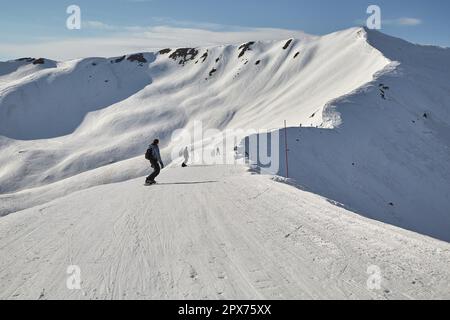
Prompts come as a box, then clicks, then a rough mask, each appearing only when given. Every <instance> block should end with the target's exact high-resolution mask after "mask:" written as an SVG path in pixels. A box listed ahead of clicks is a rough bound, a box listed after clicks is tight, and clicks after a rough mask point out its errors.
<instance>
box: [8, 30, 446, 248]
mask: <svg viewBox="0 0 450 320" xmlns="http://www.w3.org/2000/svg"><path fill="white" fill-rule="evenodd" d="M35 61H36V60H22V61H10V62H5V63H2V64H0V150H1V153H0V192H1V193H2V194H4V195H2V196H0V199H1V204H0V214H3V215H4V214H8V213H11V212H15V211H18V210H22V209H26V208H29V207H32V206H34V205H37V204H41V203H45V202H47V201H49V200H51V199H55V198H57V197H61V196H64V195H66V194H69V193H72V192H74V191H77V190H80V189H86V188H89V187H91V186H96V185H100V184H106V183H112V182H117V181H124V180H129V179H132V178H135V177H140V176H143V175H145V174H146V173H147V171H148V167H147V165H146V163H145V161H144V160H143V158H142V154H143V153H144V152H145V147H146V145H147V144H148V142H149V141H150V140H151V139H152V138H153V137H155V136H158V137H159V138H160V139H161V140H162V141H164V146H163V147H164V150H163V154H164V156H165V157H166V159H167V157H168V154H169V152H170V150H172V149H173V148H175V147H180V146H178V145H176V143H171V142H170V137H171V134H172V132H174V130H176V129H180V128H185V129H191V128H192V126H193V123H194V121H196V120H197V121H202V122H203V126H204V127H205V129H208V128H217V129H219V130H222V131H223V130H227V129H238V128H239V129H250V128H254V129H262V128H266V129H276V128H280V127H281V126H282V124H283V121H284V120H288V124H289V126H291V127H298V126H299V125H300V124H301V125H302V126H303V127H309V128H303V129H301V130H300V129H290V130H289V139H290V140H293V141H289V142H290V144H291V145H292V150H291V154H290V157H292V159H290V160H291V162H292V164H291V165H292V166H293V168H294V171H293V172H294V178H295V179H296V181H297V183H298V184H300V185H302V186H304V187H306V188H308V189H310V190H311V191H313V192H315V193H318V194H321V195H323V196H326V197H328V198H330V199H331V200H334V201H338V202H340V203H342V204H344V205H346V206H348V207H350V208H353V209H354V210H355V211H357V212H358V213H360V214H363V215H367V216H370V217H371V218H374V219H378V220H382V221H386V222H389V223H393V224H396V225H399V226H402V227H406V228H409V229H412V230H415V231H419V232H423V233H426V234H429V235H433V236H435V237H438V238H441V239H445V240H450V239H449V238H450V237H449V235H448V233H447V232H446V231H445V228H446V227H447V230H448V226H449V220H450V218H449V214H448V213H446V212H445V210H446V208H448V207H449V206H448V204H449V202H448V201H449V200H448V199H450V197H449V185H448V183H446V181H449V180H448V178H449V172H450V169H449V161H448V160H449V145H448V143H449V126H448V123H449V121H448V120H449V109H448V102H449V101H448V99H449V88H448V87H446V85H447V83H449V81H448V74H449V73H448V71H449V70H448V69H449V61H450V60H449V51H448V50H446V49H439V48H435V47H420V46H415V45H412V44H409V43H406V42H403V41H401V40H399V39H394V38H391V37H388V36H384V35H382V34H379V33H376V32H371V31H367V30H364V29H361V28H357V29H350V30H345V31H341V32H337V33H334V34H330V35H327V36H324V37H318V38H312V37H305V39H287V40H286V41H281V42H279V41H271V42H248V43H245V44H241V45H228V46H220V47H209V48H179V49H174V48H168V49H164V50H161V51H160V52H155V53H144V54H134V55H129V56H124V57H116V58H109V59H105V58H89V59H83V60H77V61H68V62H53V61H49V60H46V59H43V60H40V61H39V62H40V63H39V64H34V62H35ZM42 62H43V63H42ZM299 130H300V131H299ZM297 139H298V140H299V141H297ZM228 151H231V150H228ZM280 172H283V168H281V170H280Z"/></svg>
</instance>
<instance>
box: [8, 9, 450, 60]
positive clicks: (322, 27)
mask: <svg viewBox="0 0 450 320" xmlns="http://www.w3.org/2000/svg"><path fill="white" fill-rule="evenodd" d="M71 4H76V5H78V6H80V7H81V10H82V21H83V23H84V24H83V26H89V27H86V28H85V27H83V29H82V30H77V31H70V30H68V29H67V28H66V27H65V21H66V19H67V17H68V15H67V14H66V8H67V7H68V6H69V5H71ZM370 4H376V5H379V6H380V7H381V9H382V18H383V20H384V21H385V23H384V24H383V29H382V31H383V32H385V33H388V34H391V35H395V36H399V37H401V38H404V39H407V40H409V41H413V42H417V43H422V44H436V45H440V46H448V47H450V22H449V21H450V17H449V16H450V1H448V0H428V1H425V0H381V1H364V0H342V1H337V0H276V1H273V0H264V1H261V0H240V1H234V0H227V1H224V0H222V1H216V0H191V1H186V0H170V1H167V0H95V1H92V0H90V1H87V0H72V1H65V0H41V1H34V2H31V1H28V0H27V1H24V0H14V1H10V0H4V1H2V5H1V12H0V28H1V30H2V32H1V33H0V59H7V58H12V57H13V56H17V55H19V56H27V55H31V54H33V53H34V52H36V54H37V53H40V52H42V53H47V51H45V50H42V47H39V45H41V46H42V45H43V43H48V46H51V45H54V44H55V43H57V42H60V41H62V42H65V43H66V44H67V41H70V40H71V39H76V40H77V41H79V43H80V45H81V44H82V42H81V39H90V40H93V39H103V40H104V39H108V41H109V42H108V45H110V47H111V48H112V46H113V44H112V42H113V39H114V37H115V36H117V35H119V34H120V35H121V38H120V39H119V38H118V43H117V45H120V42H121V41H124V39H125V38H126V37H127V36H126V33H127V32H130V27H136V30H135V32H134V35H136V33H137V32H138V30H140V31H143V30H145V29H144V28H150V27H155V26H169V27H172V28H192V29H203V30H213V31H215V32H218V33H216V34H215V36H217V35H219V36H220V32H221V31H230V30H234V29H233V27H234V26H240V27H246V28H251V29H253V28H276V29H286V30H303V31H305V32H306V33H310V34H316V35H320V34H326V33H329V32H333V31H337V30H341V29H345V28H349V27H353V26H356V25H358V22H359V23H361V21H365V19H367V16H368V15H367V14H366V9H367V7H368V5H370ZM405 18H408V19H409V20H404V19H405ZM402 19H403V20H402ZM405 21H409V22H410V23H405ZM149 32H152V30H151V29H149V30H148V31H147V32H146V34H148V33H149ZM272 34H273V32H272ZM142 35H143V33H142ZM159 37H163V33H162V34H160V35H159ZM141 38H142V37H141ZM226 39H232V38H226ZM33 44H36V50H34V49H33V48H34V47H32V45H33ZM158 44H159V42H158ZM146 45H148V42H146ZM195 45H197V43H195ZM57 48H59V47H57V46H55V57H58V58H59V57H63V58H66V57H69V56H70V55H68V54H67V52H65V53H64V54H61V55H59V54H58V49H57ZM101 49H104V48H101ZM114 50H117V49H114ZM28 51H32V52H28ZM99 51H101V52H106V53H108V51H106V50H99ZM112 52H115V51H112ZM77 54H83V52H82V51H80V52H79V53H77ZM74 55H76V54H74Z"/></svg>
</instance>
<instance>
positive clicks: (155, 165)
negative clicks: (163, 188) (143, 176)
mask: <svg viewBox="0 0 450 320" xmlns="http://www.w3.org/2000/svg"><path fill="white" fill-rule="evenodd" d="M150 163H151V164H152V168H153V173H152V174H151V175H149V176H148V178H147V181H149V182H153V181H155V179H156V177H157V176H159V174H160V173H161V166H160V165H159V163H158V161H153V160H150Z"/></svg>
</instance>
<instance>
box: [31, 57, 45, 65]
mask: <svg viewBox="0 0 450 320" xmlns="http://www.w3.org/2000/svg"><path fill="white" fill-rule="evenodd" d="M44 63H45V59H44V58H39V59H36V60H34V61H33V64H44Z"/></svg>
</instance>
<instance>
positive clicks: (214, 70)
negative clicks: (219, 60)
mask: <svg viewBox="0 0 450 320" xmlns="http://www.w3.org/2000/svg"><path fill="white" fill-rule="evenodd" d="M216 72H217V69H216V68H213V69H212V70H211V71H210V72H209V76H210V77H212V76H213V74H214V73H216Z"/></svg>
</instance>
